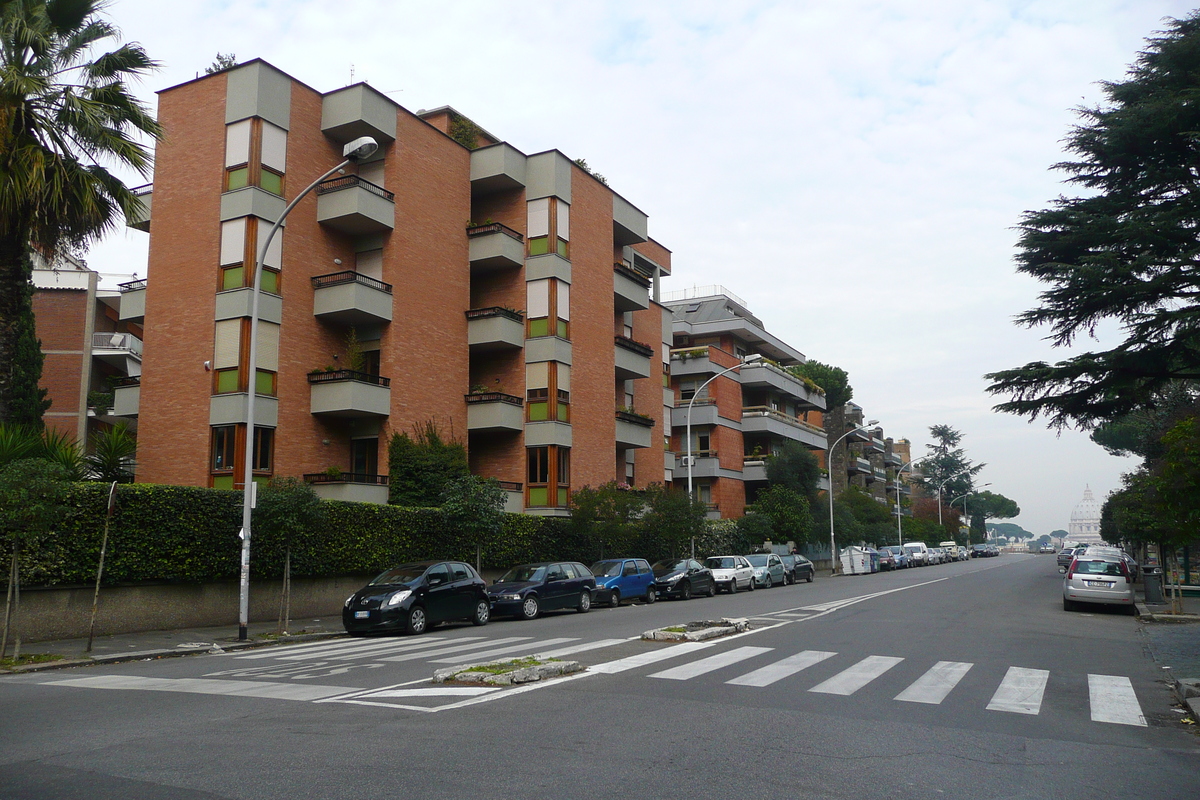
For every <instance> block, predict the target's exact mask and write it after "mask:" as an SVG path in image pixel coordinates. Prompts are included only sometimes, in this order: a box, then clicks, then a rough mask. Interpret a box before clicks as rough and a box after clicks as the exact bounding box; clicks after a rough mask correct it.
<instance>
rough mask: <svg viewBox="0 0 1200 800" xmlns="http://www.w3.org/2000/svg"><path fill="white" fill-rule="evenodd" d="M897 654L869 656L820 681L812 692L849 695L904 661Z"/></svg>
mask: <svg viewBox="0 0 1200 800" xmlns="http://www.w3.org/2000/svg"><path fill="white" fill-rule="evenodd" d="M903 660H904V659H903V658H897V657H896V656H867V657H866V658H864V659H863V660H862V661H859V662H858V663H857V664H854V665H853V666H851V667H848V668H846V669H844V670H842V671H841V672H839V673H838V674H837V675H834V676H833V677H832V678H830V679H829V680H827V681H822V682H821V683H818V684H817V685H816V686H814V687H813V688H811V689H809V691H810V692H818V693H820V694H839V695H843V696H849V695H852V694H854V693H855V692H857V691H858V690H859V689H861V688H862V687H864V686H866V685H867V684H868V683H870V682H871V681H873V680H875V679H876V678H878V677H879V676H880V675H882V674H883V673H885V672H887V671H888V670H889V669H891V668H892V667H894V666H896V665H897V664H899V663H900V662H901V661H903Z"/></svg>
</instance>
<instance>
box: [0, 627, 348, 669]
mask: <svg viewBox="0 0 1200 800" xmlns="http://www.w3.org/2000/svg"><path fill="white" fill-rule="evenodd" d="M345 636H346V634H345V633H336V632H332V631H330V632H328V633H302V634H297V635H295V636H281V637H279V638H278V639H261V640H257V641H256V640H250V641H246V642H239V641H231V642H222V641H216V642H213V643H211V644H209V643H207V642H206V643H205V645H204V646H203V647H188V648H174V649H170V650H168V649H160V650H142V651H139V652H136V653H113V654H111V655H102V656H91V657H90V658H65V659H62V660H59V661H44V662H42V663H40V664H27V665H24V666H19V667H4V668H0V674H5V675H22V674H24V673H26V672H49V671H50V670H55V669H71V668H73V667H87V666H96V665H99V664H119V663H121V662H124V661H150V660H152V659H160V658H182V657H184V656H194V655H196V654H197V653H208V654H211V653H227V652H230V651H233V650H253V649H257V648H259V647H270V646H271V645H276V644H298V643H301V642H316V641H321V640H322V639H339V638H344V637H345Z"/></svg>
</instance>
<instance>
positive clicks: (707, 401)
mask: <svg viewBox="0 0 1200 800" xmlns="http://www.w3.org/2000/svg"><path fill="white" fill-rule="evenodd" d="M689 403H691V404H692V405H693V406H695V407H696V408H699V407H700V406H715V405H716V404H717V398H715V397H697V398H696V399H695V401H694V402H693V401H692V400H676V401H675V408H687V407H688V404H689Z"/></svg>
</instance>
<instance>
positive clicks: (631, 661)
mask: <svg viewBox="0 0 1200 800" xmlns="http://www.w3.org/2000/svg"><path fill="white" fill-rule="evenodd" d="M705 644H707V643H701V644H700V645H693V646H691V647H689V646H688V645H677V646H675V647H672V648H665V649H663V650H659V651H655V652H651V653H646V654H642V655H638V656H631V657H629V658H625V659H619V660H617V661H614V662H609V663H607V664H601V665H599V666H597V667H593V668H592V670H591V671H593V672H600V673H607V674H615V673H619V672H624V671H626V670H630V669H635V668H638V667H644V666H649V665H650V664H655V663H658V662H660V661H667V660H669V659H671V658H679V657H683V656H687V655H691V654H693V653H695V652H696V651H697V650H698V649H700V648H702V647H704V646H705ZM772 652H774V648H770V647H738V648H734V649H732V650H728V651H725V652H722V653H716V654H714V655H710V656H706V657H703V658H698V659H695V660H693V661H690V662H688V663H685V664H681V665H679V666H675V667H671V668H669V669H665V670H661V671H658V672H654V673H651V674H649V675H647V677H648V678H651V679H658V680H674V681H687V680H692V679H693V678H697V677H700V676H702V675H708V674H710V673H715V672H718V671H719V670H722V669H727V668H731V667H734V666H735V665H739V664H743V662H749V661H751V660H752V659H756V658H759V657H763V656H767V655H768V654H770V653H772ZM837 657H838V654H837V653H833V652H828V651H823V650H804V651H801V652H799V653H795V654H793V655H789V656H786V657H785V658H783V659H780V660H777V661H773V662H771V663H770V664H767V665H765V666H760V667H757V668H756V669H754V670H752V671H750V672H746V673H743V674H740V675H737V676H735V677H732V678H729V679H728V680H726V681H724V683H725V684H727V685H730V686H744V687H750V688H765V687H768V686H771V685H774V684H776V683H778V682H780V681H783V680H785V679H788V678H791V677H793V676H795V675H797V674H798V673H800V672H803V671H804V670H806V669H809V668H810V667H814V666H816V665H818V664H821V663H824V662H826V661H829V660H830V659H834V658H837ZM904 661H905V659H904V658H900V657H897V656H881V655H870V656H866V657H865V658H861V659H859V660H857V661H855V662H854V663H851V664H849V665H847V666H844V667H843V668H842V669H841V670H840V671H839V672H837V673H836V674H834V675H832V676H830V677H828V678H826V679H825V680H823V681H820V682H819V683H817V684H815V685H813V686H811V687H809V688H808V690H807V691H808V692H810V693H814V694H826V695H836V696H841V697H850V696H851V695H854V694H856V693H858V692H859V691H860V690H864V689H866V688H867V687H868V686H870V685H871V684H873V683H875V681H876V680H878V679H880V678H881V677H883V676H884V675H885V674H886V673H887V672H888V671H890V670H891V669H893V668H894V667H896V666H898V665H899V664H901V663H902V662H904ZM747 665H748V664H747ZM974 666H975V665H974V664H972V663H969V662H964V661H938V662H937V663H935V664H934V665H933V666H931V667H930V668H929V669H928V670H926V671H925V672H924V673H923V674H922V675H921V676H920V677H919V678H917V679H916V680H915V681H913V682H912V683H910V684H909V685H908V686H907V687H905V688H904V689H903V690H902V691H901V692H900V693H899V694H896V695H894V696H893V697H892V699H893V700H895V701H898V702H903V703H922V704H926V705H940V704H941V703H942V702H943V701H944V700H945V699H946V698H947V697H949V696H950V695H951V693H952V692H953V691H954V690H955V688H956V687H958V685H959V683H960V682H961V681H962V680H963V678H965V677H966V675H967V673H968V672H969V671H970V670H971V669H972V667H974ZM1050 677H1051V675H1050V671H1049V670H1042V669H1030V668H1026V667H1017V666H1011V667H1009V668H1008V670H1007V672H1006V673H1005V675H1004V678H1003V679H1002V680H1001V681H1000V684H999V685H998V686H997V687H996V689H995V691H994V692H993V693H992V695H991V698H990V700H989V701H988V702H987V705H986V706H985V708H986V709H987V710H988V711H997V712H1003V713H1012V714H1027V715H1033V716H1036V715H1038V714H1039V713H1040V712H1041V710H1042V708H1043V701H1044V699H1045V694H1046V688H1047V686H1048V684H1049V682H1050ZM1087 682H1088V704H1089V711H1090V716H1091V720H1092V721H1093V722H1105V723H1111V724H1116V725H1132V726H1137V727H1146V725H1147V723H1146V717H1145V715H1144V714H1143V713H1142V708H1141V704H1140V702H1139V701H1138V698H1137V694H1136V692H1135V691H1134V689H1133V683H1132V682H1131V681H1130V679H1129V678H1127V677H1125V676H1120V675H1098V674H1088V676H1087ZM889 694H890V692H889Z"/></svg>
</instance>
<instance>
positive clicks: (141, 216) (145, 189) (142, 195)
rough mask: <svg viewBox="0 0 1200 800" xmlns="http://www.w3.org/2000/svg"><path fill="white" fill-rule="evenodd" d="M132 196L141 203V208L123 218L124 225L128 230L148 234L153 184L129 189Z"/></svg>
mask: <svg viewBox="0 0 1200 800" xmlns="http://www.w3.org/2000/svg"><path fill="white" fill-rule="evenodd" d="M130 191H131V192H133V196H134V197H136V198H137V199H138V200H141V201H142V207H141V208H139V209H138V210H137V211H135V212H134V213H132V214H130V215H129V216H127V217H125V224H126V225H128V226H129V227H130V228H135V229H137V230H139V231H141V232H142V233H149V232H150V200H151V198H152V197H153V196H154V184H152V183H147V184H146V185H145V186H135V187H133V188H132V189H130Z"/></svg>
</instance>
